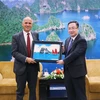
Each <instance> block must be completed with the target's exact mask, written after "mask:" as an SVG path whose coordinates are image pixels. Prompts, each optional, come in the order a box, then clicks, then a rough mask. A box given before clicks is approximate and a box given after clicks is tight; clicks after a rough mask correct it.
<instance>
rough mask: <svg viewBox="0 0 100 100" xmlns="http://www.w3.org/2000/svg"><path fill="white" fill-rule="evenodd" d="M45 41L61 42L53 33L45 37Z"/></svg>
mask: <svg viewBox="0 0 100 100" xmlns="http://www.w3.org/2000/svg"><path fill="white" fill-rule="evenodd" d="M46 41H61V40H60V38H59V36H58V35H57V33H56V32H55V31H52V32H51V33H50V35H48V36H47V38H46Z"/></svg>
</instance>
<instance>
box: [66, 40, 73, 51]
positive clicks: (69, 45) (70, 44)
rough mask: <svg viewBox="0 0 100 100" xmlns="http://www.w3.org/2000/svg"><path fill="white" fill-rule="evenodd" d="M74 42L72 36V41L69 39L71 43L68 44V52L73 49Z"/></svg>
mask: <svg viewBox="0 0 100 100" xmlns="http://www.w3.org/2000/svg"><path fill="white" fill-rule="evenodd" d="M72 43H73V39H72V38H71V39H70V41H69V44H68V49H67V52H68V51H69V50H70V49H71V47H72Z"/></svg>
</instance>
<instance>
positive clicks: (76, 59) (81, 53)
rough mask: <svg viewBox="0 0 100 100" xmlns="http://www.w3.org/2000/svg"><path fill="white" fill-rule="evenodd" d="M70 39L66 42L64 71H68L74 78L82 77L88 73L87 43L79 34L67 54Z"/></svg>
mask: <svg viewBox="0 0 100 100" xmlns="http://www.w3.org/2000/svg"><path fill="white" fill-rule="evenodd" d="M69 41H70V38H68V39H66V41H65V49H66V50H65V59H64V69H65V72H66V70H68V71H69V72H70V74H71V76H72V77H81V76H84V75H85V74H86V73H87V70H86V63H85V53H86V49H87V42H86V40H85V39H84V38H82V37H81V36H80V34H78V36H77V37H76V38H75V40H74V42H73V44H72V47H71V49H70V50H69V51H68V52H67V48H68V44H69Z"/></svg>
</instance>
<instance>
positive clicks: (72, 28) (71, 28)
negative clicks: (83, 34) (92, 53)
mask: <svg viewBox="0 0 100 100" xmlns="http://www.w3.org/2000/svg"><path fill="white" fill-rule="evenodd" d="M75 29H78V28H77V27H69V28H68V30H75Z"/></svg>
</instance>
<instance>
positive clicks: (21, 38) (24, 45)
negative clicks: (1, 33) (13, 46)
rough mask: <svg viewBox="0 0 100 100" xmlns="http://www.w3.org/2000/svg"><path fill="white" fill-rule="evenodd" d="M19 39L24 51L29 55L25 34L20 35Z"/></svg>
mask: <svg viewBox="0 0 100 100" xmlns="http://www.w3.org/2000/svg"><path fill="white" fill-rule="evenodd" d="M19 38H20V41H21V43H22V46H23V48H24V50H25V52H26V54H27V49H26V43H25V39H24V35H23V32H21V33H20V35H19Z"/></svg>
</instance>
